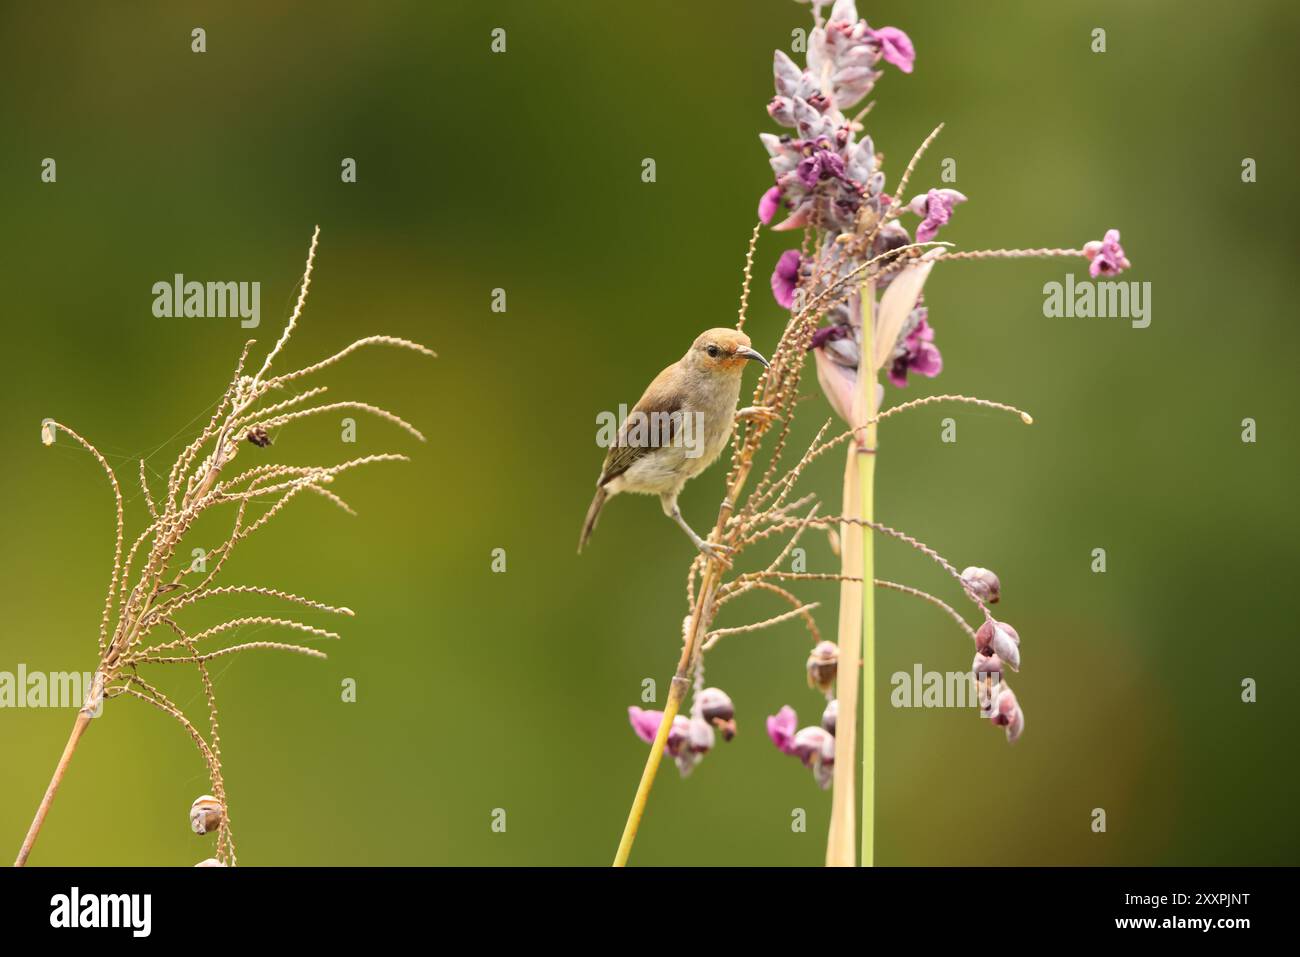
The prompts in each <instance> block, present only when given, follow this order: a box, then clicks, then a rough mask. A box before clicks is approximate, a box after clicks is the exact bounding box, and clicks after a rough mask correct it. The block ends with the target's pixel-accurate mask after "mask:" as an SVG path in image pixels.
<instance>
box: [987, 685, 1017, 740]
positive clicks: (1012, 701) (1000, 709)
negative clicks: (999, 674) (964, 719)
mask: <svg viewBox="0 0 1300 957" xmlns="http://www.w3.org/2000/svg"><path fill="white" fill-rule="evenodd" d="M992 712H993V713H992V714H990V715H989V720H990V721H992V722H993V723H994V724H996V725H999V726H1001V727H1004V728H1006V729H1007V742H1008V743H1010V744H1015V743H1016V739H1017V738H1019V737H1020V735H1021V733H1022V732H1023V731H1024V730H1025V714H1024V712H1023V711H1022V710H1021V709H1020V702H1018V701H1017V700H1016V693H1015V692H1014V691H1012V690H1011V689H1010V688H1009V687H1007V686H1006V685H999V686H998V690H997V692H996V693H995V695H994V697H993V708H992Z"/></svg>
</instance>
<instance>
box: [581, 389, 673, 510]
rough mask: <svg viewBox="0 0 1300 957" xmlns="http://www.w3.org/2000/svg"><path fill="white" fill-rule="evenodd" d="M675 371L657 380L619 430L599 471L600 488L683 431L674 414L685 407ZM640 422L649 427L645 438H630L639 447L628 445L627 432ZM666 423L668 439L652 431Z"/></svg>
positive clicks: (646, 429)
mask: <svg viewBox="0 0 1300 957" xmlns="http://www.w3.org/2000/svg"><path fill="white" fill-rule="evenodd" d="M676 368H677V367H676V365H675V364H674V365H671V366H669V367H668V368H667V369H664V371H663V372H661V373H659V374H658V375H657V376H655V378H654V381H653V382H651V383H650V385H649V386H648V387H647V388H646V390H645V394H644V395H643V396H641V398H640V400H639V401H638V402H637V404H636V405H634V406H633V407H632V411H631V412H629V413H628V417H627V419H626V420H625V421H624V422H623V424H622V425H621V426H619V430H618V438H617V439H616V440H615V442H614V444H613V445H611V446H610V447H609V451H608V452H607V453H606V454H605V464H604V466H602V468H601V470H600V479H599V481H597V483H596V484H597V485H604V484H605V483H606V482H608V481H610V480H611V479H615V478H617V477H618V476H620V475H622V474H623V473H624V472H626V471H627V470H628V469H630V468H631V467H632V466H633V465H634V464H636V462H637V460H638V459H640V458H642V457H644V456H646V455H649V454H650V453H651V452H653V451H654V450H655V449H657V448H659V447H661V446H663V445H667V444H670V443H671V442H672V441H673V440H674V439H676V437H677V431H678V430H679V429H680V428H681V416H680V415H674V413H679V412H681V410H682V404H683V399H682V395H681V392H680V390H679V389H678V388H677V387H676V385H675V383H676V380H677V378H678V377H677V376H676V375H674V371H675V370H676ZM634 417H635V418H634ZM656 417H659V418H656ZM637 418H641V419H642V420H643V421H645V422H646V425H645V426H643V427H642V430H641V431H642V433H643V434H642V436H637V435H633V436H632V437H631V440H630V441H632V442H635V443H637V444H635V445H633V444H629V437H628V431H629V429H630V428H632V426H633V425H634V423H635V422H636V421H637ZM663 421H666V423H667V435H664V434H660V433H659V432H658V428H657V426H656V427H655V428H651V424H652V423H659V422H663Z"/></svg>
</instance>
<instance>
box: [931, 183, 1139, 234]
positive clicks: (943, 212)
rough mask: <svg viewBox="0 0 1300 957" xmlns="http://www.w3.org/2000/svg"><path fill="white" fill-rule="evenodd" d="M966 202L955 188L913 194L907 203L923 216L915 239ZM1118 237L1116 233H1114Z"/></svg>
mask: <svg viewBox="0 0 1300 957" xmlns="http://www.w3.org/2000/svg"><path fill="white" fill-rule="evenodd" d="M964 202H966V197H965V195H963V194H962V193H959V192H957V190H955V189H932V190H930V191H929V192H928V193H925V194H923V195H920V196H914V197H913V198H912V201H911V202H910V203H908V204H907V208H908V209H910V210H911V211H912V212H914V213H915V214H916V215H918V216H924V217H925V218H924V219H922V220H921V225H920V226H917V227H916V241H917V242H918V243H928V242H929V241H930V240H932V239H934V237H935V236H937V235H938V234H939V227H940V226H942V225H944V224H945V223H947V222H948V220H950V219H952V208H953V207H954V206H956V205H957V204H958V203H964ZM1115 235H1116V236H1117V237H1118V235H1119V234H1118V233H1116V234H1115Z"/></svg>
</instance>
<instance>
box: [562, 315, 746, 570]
mask: <svg viewBox="0 0 1300 957" xmlns="http://www.w3.org/2000/svg"><path fill="white" fill-rule="evenodd" d="M751 360H752V361H754V362H759V363H762V365H763V367H764V368H768V361H767V360H766V359H764V358H763V356H762V355H761V354H760V353H759V352H758V351H757V350H755V349H754V348H752V347H751V346H750V342H749V336H747V335H745V334H744V333H743V332H740V331H739V330H737V329H730V328H719V329H708V330H706V331H705V332H702V333H700V335H699V336H698V337H697V338H696V339H695V341H694V342H693V343H691V347H690V349H688V350H687V352H686V354H685V355H684V356H682V357H681V358H680V359H678V360H677V361H676V362H674V363H673V364H672V365H670V366H669V367H668V368H666V369H664V370H663V371H662V372H660V373H659V374H658V375H657V376H655V377H654V381H652V382H651V383H650V385H649V386H648V387H647V388H646V390H645V393H644V394H643V395H642V396H641V398H640V400H639V401H638V402H637V404H636V405H635V406H633V408H632V411H631V412H630V413H629V414H628V416H627V418H626V419H625V420H624V421H623V423H622V425H621V426H620V427H619V430H618V436H617V438H616V439H615V441H614V442H613V443H612V444H611V445H610V447H609V451H608V452H607V453H606V455H605V463H604V465H603V466H602V467H601V470H600V477H599V478H598V479H596V496H595V498H593V499H592V500H591V507H590V508H588V509H587V518H586V520H585V521H584V522H583V523H582V534H581V535H580V536H579V538H578V552H579V553H581V552H582V549H583V547H584V546H586V544H587V541H588V540H589V539H590V538H591V533H592V530H593V529H595V527H596V520H597V519H598V518H599V517H600V511H601V509H602V508H604V506H605V503H606V502H607V501H608V500H609V499H610V498H612V497H613V496H615V495H618V494H620V493H622V492H633V493H637V494H641V495H658V496H659V502H660V504H661V505H662V506H663V510H664V514H665V515H667V516H668V517H669V518H671V519H672V520H673V521H674V522H676V523H677V524H678V525H680V526H681V528H682V531H684V532H685V533H686V534H687V535H688V536H689V537H690V539H691V541H692V542H693V543H694V544H695V547H696V548H697V549H699V550H700V551H701V552H703V553H704V554H705V555H706V556H708V557H710V558H715V559H719V560H721V561H726V560H727V559H726V557H725V555H724V554H723V546H720V545H717V544H714V543H710V542H707V541H705V540H704V539H703V538H701V537H700V536H699V535H698V534H696V532H695V530H694V529H693V528H691V526H690V525H689V524H687V522H686V519H684V518H683V517H682V513H681V509H679V508H678V507H677V496H678V495H679V494H680V493H681V491H682V487H683V486H684V485H685V484H686V483H687V482H688V481H689V480H690V479H692V478H694V477H695V476H696V475H699V474H700V473H701V472H703V471H704V470H705V469H706V468H708V467H709V466H710V465H712V464H713V462H714V461H715V460H716V459H717V457H718V456H719V455H720V454H721V453H722V450H723V449H724V448H726V446H727V441H728V439H729V438H730V437H731V427H732V424H733V422H734V421H735V419H736V417H737V416H738V415H740V416H746V417H749V416H759V415H764V414H770V410H768V409H766V408H764V407H762V406H754V407H749V408H745V409H741V410H740V411H739V412H738V411H737V410H736V404H737V402H738V401H739V399H740V380H741V374H742V372H743V371H744V369H745V366H746V365H747V364H748V363H749V362H750V361H751Z"/></svg>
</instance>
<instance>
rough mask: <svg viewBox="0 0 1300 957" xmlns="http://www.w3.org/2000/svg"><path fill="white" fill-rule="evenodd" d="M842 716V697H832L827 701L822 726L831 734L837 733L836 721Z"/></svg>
mask: <svg viewBox="0 0 1300 957" xmlns="http://www.w3.org/2000/svg"><path fill="white" fill-rule="evenodd" d="M839 716H840V699H839V698H831V700H830V701H828V702H826V710H825V711H823V712H822V727H823V728H825V729H826V731H827V732H828V733H830V734H834V733H835V722H836V720H837V719H838V718H839Z"/></svg>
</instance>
